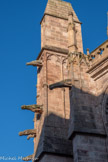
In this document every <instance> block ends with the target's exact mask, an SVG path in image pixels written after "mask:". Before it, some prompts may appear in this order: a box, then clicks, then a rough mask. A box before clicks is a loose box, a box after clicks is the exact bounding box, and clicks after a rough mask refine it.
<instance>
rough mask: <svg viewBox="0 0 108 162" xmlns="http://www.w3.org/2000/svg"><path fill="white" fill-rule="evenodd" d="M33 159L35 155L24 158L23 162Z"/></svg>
mask: <svg viewBox="0 0 108 162" xmlns="http://www.w3.org/2000/svg"><path fill="white" fill-rule="evenodd" d="M32 159H33V155H29V156H27V157H24V158H22V160H23V161H30V160H32Z"/></svg>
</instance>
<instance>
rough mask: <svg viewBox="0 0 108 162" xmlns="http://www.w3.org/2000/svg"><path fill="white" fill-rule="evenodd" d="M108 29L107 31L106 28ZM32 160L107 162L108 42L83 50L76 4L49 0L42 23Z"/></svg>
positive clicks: (28, 107) (28, 132)
mask: <svg viewBox="0 0 108 162" xmlns="http://www.w3.org/2000/svg"><path fill="white" fill-rule="evenodd" d="M107 30H108V29H107ZM27 65H32V66H36V67H37V86H36V88H37V96H36V104H35V103H34V105H23V106H22V107H21V108H22V109H23V110H30V111H32V112H34V129H28V130H25V131H23V132H20V133H19V135H20V136H23V135H26V136H27V139H30V138H33V139H34V153H33V154H32V155H29V156H27V157H25V158H23V160H24V161H29V160H32V161H33V162H108V40H106V41H105V42H103V43H102V44H101V45H100V46H99V47H97V48H96V49H94V50H93V51H92V52H91V53H90V52H89V49H87V53H86V54H84V52H83V43H82V32H81V22H80V21H79V19H78V17H77V15H76V13H75V11H74V9H73V7H72V5H71V4H70V3H68V2H65V1H63V0H48V2H47V5H46V9H45V12H44V15H43V18H42V20H41V51H40V53H39V55H38V57H37V59H36V60H34V61H31V62H28V63H27Z"/></svg>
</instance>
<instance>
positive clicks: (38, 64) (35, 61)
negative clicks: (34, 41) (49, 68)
mask: <svg viewBox="0 0 108 162" xmlns="http://www.w3.org/2000/svg"><path fill="white" fill-rule="evenodd" d="M26 65H32V66H39V67H41V66H42V61H41V60H34V61H31V62H27V63H26Z"/></svg>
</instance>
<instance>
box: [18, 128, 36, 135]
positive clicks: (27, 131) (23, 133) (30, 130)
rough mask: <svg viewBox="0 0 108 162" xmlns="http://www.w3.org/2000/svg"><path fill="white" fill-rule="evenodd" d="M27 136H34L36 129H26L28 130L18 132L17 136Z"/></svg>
mask: <svg viewBox="0 0 108 162" xmlns="http://www.w3.org/2000/svg"><path fill="white" fill-rule="evenodd" d="M27 135H36V129H28V130H24V131H22V132H19V136H27Z"/></svg>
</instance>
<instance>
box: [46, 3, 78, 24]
mask: <svg viewBox="0 0 108 162" xmlns="http://www.w3.org/2000/svg"><path fill="white" fill-rule="evenodd" d="M69 12H72V13H73V19H74V21H76V22H80V21H79V19H78V17H77V15H76V13H75V11H74V10H73V8H72V5H71V3H69V2H65V1H62V0H48V3H47V6H46V9H45V13H44V14H48V15H51V16H55V17H59V18H63V19H68V13H69Z"/></svg>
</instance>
